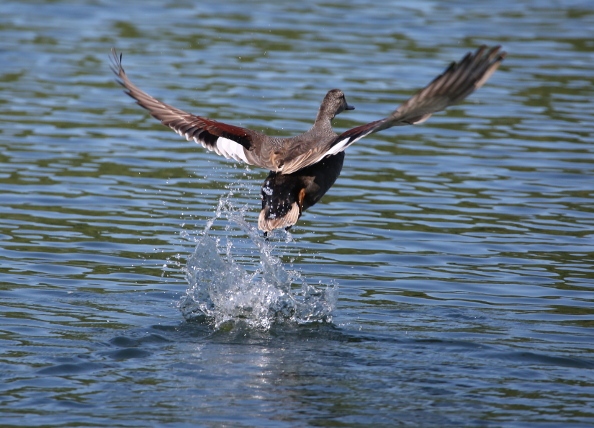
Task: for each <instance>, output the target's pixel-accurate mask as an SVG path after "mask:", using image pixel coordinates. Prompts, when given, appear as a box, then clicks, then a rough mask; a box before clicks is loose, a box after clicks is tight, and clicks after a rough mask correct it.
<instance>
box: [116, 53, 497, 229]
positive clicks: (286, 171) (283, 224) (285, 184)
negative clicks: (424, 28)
mask: <svg viewBox="0 0 594 428" xmlns="http://www.w3.org/2000/svg"><path fill="white" fill-rule="evenodd" d="M504 58H505V52H502V51H501V47H500V46H495V47H493V48H491V49H488V48H487V47H486V46H482V47H480V48H479V49H477V50H476V52H474V53H471V52H469V53H468V54H467V55H466V56H464V58H462V60H461V61H460V62H452V63H451V65H450V66H449V67H448V68H447V69H446V70H445V71H444V72H443V73H442V74H441V75H439V76H437V77H436V78H435V79H434V80H433V81H432V82H431V83H430V84H429V85H427V86H426V87H425V88H423V89H421V90H420V91H419V92H417V93H416V94H415V95H414V96H413V97H412V98H410V99H409V100H407V101H406V102H404V103H403V104H402V105H400V107H398V108H397V109H396V110H394V111H393V112H392V114H390V115H389V116H388V117H386V118H384V119H380V120H377V121H374V122H371V123H368V124H366V125H361V126H357V127H356V128H353V129H350V130H348V131H345V132H343V133H342V134H340V135H339V134H337V133H335V132H334V131H333V130H332V120H333V119H334V118H335V117H336V115H338V114H340V113H342V112H343V111H345V110H352V109H354V107H353V106H350V105H349V104H347V102H346V98H345V96H344V93H343V92H342V91H341V90H339V89H332V90H331V91H329V92H328V93H327V94H326V96H325V97H324V100H323V101H322V104H321V106H320V109H319V110H318V115H317V117H316V120H315V122H314V124H313V126H312V127H311V129H310V130H309V131H307V132H305V133H303V134H301V135H297V136H295V137H290V138H281V137H270V136H268V135H265V134H262V133H260V132H256V131H253V130H251V129H246V128H241V127H238V126H233V125H227V124H225V123H221V122H218V121H215V120H212V119H207V118H205V117H201V116H195V115H193V114H190V113H186V112H185V111H183V110H180V109H178V108H175V107H173V106H170V105H169V104H165V103H163V102H161V101H159V100H157V99H155V98H153V97H152V96H150V95H148V94H147V93H146V92H144V91H142V90H140V89H139V88H138V87H136V85H134V84H133V83H132V82H131V81H130V79H129V78H128V76H127V75H126V73H125V71H124V69H123V67H122V55H121V54H120V55H118V54H117V52H116V51H115V49H112V56H111V59H112V70H113V72H114V73H115V74H116V76H117V77H118V83H120V84H121V85H122V86H123V87H124V88H125V89H126V91H125V92H126V93H127V94H128V95H129V96H130V97H132V98H134V99H135V100H136V102H137V104H139V105H140V106H141V107H144V108H145V109H147V110H148V111H149V113H150V114H151V116H153V117H155V118H156V119H158V120H160V121H161V123H162V124H163V125H166V126H168V127H170V128H171V129H173V130H174V131H175V132H177V133H178V134H180V135H182V136H185V137H186V138H187V139H188V140H194V141H195V142H197V143H200V144H202V146H203V147H205V148H206V149H208V150H210V151H214V152H215V153H217V154H219V155H222V156H224V157H226V158H228V159H235V160H237V161H241V162H245V163H248V164H250V165H255V166H258V167H261V168H266V169H268V170H270V174H269V175H268V177H267V178H266V180H265V181H264V184H263V185H262V211H261V212H260V216H259V219H258V227H259V229H261V230H263V231H264V233H265V234H266V233H267V232H270V231H272V230H274V229H279V228H289V227H291V226H292V225H294V224H295V223H296V222H297V220H298V219H299V217H300V216H301V214H302V213H303V211H305V210H306V209H307V208H309V207H311V206H312V205H314V204H315V203H316V202H318V201H319V200H320V199H321V198H322V196H324V194H325V193H326V192H327V191H328V189H330V187H332V185H333V184H334V182H335V181H336V179H337V178H338V176H339V175H340V172H341V170H342V164H343V160H344V150H345V149H346V148H347V147H348V146H350V145H351V144H353V143H354V142H356V141H358V140H360V139H361V138H363V137H365V136H367V135H369V134H373V133H375V132H379V131H382V130H384V129H387V128H391V127H393V126H401V125H415V124H419V123H422V122H424V121H426V120H427V119H429V117H430V116H431V115H432V114H433V113H435V112H438V111H441V110H443V109H445V108H446V107H448V106H450V105H453V104H456V103H459V102H461V101H462V100H464V99H465V98H466V97H467V96H468V95H470V94H471V93H472V92H473V91H475V90H476V89H478V88H480V87H481V86H482V85H483V84H484V83H485V82H486V81H487V79H488V78H489V77H490V76H491V74H493V72H495V70H496V69H497V68H498V67H499V65H500V63H501V61H502V60H503V59H504Z"/></svg>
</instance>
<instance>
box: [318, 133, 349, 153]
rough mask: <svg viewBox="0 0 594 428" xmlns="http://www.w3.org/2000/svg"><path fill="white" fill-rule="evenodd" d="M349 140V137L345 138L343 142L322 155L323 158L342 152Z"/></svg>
mask: <svg viewBox="0 0 594 428" xmlns="http://www.w3.org/2000/svg"><path fill="white" fill-rule="evenodd" d="M350 140H351V137H346V138H345V139H344V140H340V141H339V142H338V143H336V144H335V145H333V146H332V147H331V148H330V150H328V151H327V152H326V153H324V157H326V156H330V155H335V154H337V153H340V152H342V151H343V150H344V149H345V148H346V147H347V146H348V145H349V141H350Z"/></svg>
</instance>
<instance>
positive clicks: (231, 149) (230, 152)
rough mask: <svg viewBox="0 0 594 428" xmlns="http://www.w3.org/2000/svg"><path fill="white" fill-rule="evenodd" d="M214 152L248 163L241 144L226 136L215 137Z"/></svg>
mask: <svg viewBox="0 0 594 428" xmlns="http://www.w3.org/2000/svg"><path fill="white" fill-rule="evenodd" d="M215 152H216V153H217V154H219V155H221V156H225V157H226V158H227V159H235V160H237V161H244V162H245V163H248V160H247V158H246V157H245V152H244V151H243V146H242V145H241V144H239V143H237V142H235V141H233V140H229V139H228V138H224V137H219V138H217V142H216V144H215Z"/></svg>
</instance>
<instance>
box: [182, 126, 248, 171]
mask: <svg viewBox="0 0 594 428" xmlns="http://www.w3.org/2000/svg"><path fill="white" fill-rule="evenodd" d="M174 131H175V132H177V133H178V134H179V135H181V136H182V137H186V140H188V141H190V140H194V141H195V142H197V143H198V144H200V145H202V147H204V148H205V149H207V150H210V151H214V152H215V153H216V154H217V155H220V156H225V157H226V158H227V159H235V160H236V161H243V162H245V163H249V162H248V160H247V158H246V156H245V152H244V151H243V146H242V145H241V144H239V143H237V142H235V141H233V140H230V139H228V138H224V137H218V138H217V141H216V142H215V145H214V147H210V146H208V145H206V144H205V143H204V141H201V140H200V134H198V135H191V134H189V133H185V132H183V131H178V130H177V129H174Z"/></svg>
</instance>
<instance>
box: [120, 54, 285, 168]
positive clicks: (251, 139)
mask: <svg viewBox="0 0 594 428" xmlns="http://www.w3.org/2000/svg"><path fill="white" fill-rule="evenodd" d="M111 62H112V64H111V68H112V70H113V72H114V73H115V74H116V76H117V77H118V83H119V84H120V85H122V86H123V87H124V88H126V91H125V92H126V94H128V95H129V96H130V97H132V98H134V99H135V100H136V103H137V104H138V105H140V106H141V107H144V108H145V109H147V110H148V111H149V113H150V114H151V116H153V117H154V118H156V119H158V120H160V121H161V123H162V124H163V125H166V126H168V127H170V128H171V129H173V130H174V131H175V132H177V133H178V134H179V135H182V136H184V137H186V138H187V139H188V141H189V140H194V141H195V142H197V143H199V144H201V145H202V146H203V147H205V148H206V149H208V150H210V151H213V152H215V153H217V154H219V155H221V156H224V157H226V158H227V159H235V160H238V161H243V162H245V163H248V164H250V165H255V166H259V167H261V168H267V169H274V168H273V166H274V165H272V163H271V162H270V161H269V160H268V156H265V154H264V153H263V151H264V147H263V146H264V145H265V144H264V143H265V142H266V141H267V140H268V137H267V136H266V135H264V134H260V133H258V132H256V131H252V130H251V129H247V128H241V127H239V126H233V125H227V124H225V123H221V122H218V121H216V120H212V119H207V118H205V117H201V116H195V115H193V114H190V113H187V112H185V111H183V110H180V109H178V108H175V107H173V106H170V105H169V104H165V103H164V102H161V101H159V100H157V99H156V98H153V97H152V96H150V95H149V94H147V93H146V92H144V91H142V90H141V89H139V88H138V87H137V86H136V85H134V84H133V83H132V82H131V81H130V79H129V78H128V76H127V75H126V72H125V71H124V68H123V67H122V55H121V54H119V55H118V54H117V52H116V51H115V49H113V48H112V50H111Z"/></svg>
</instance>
